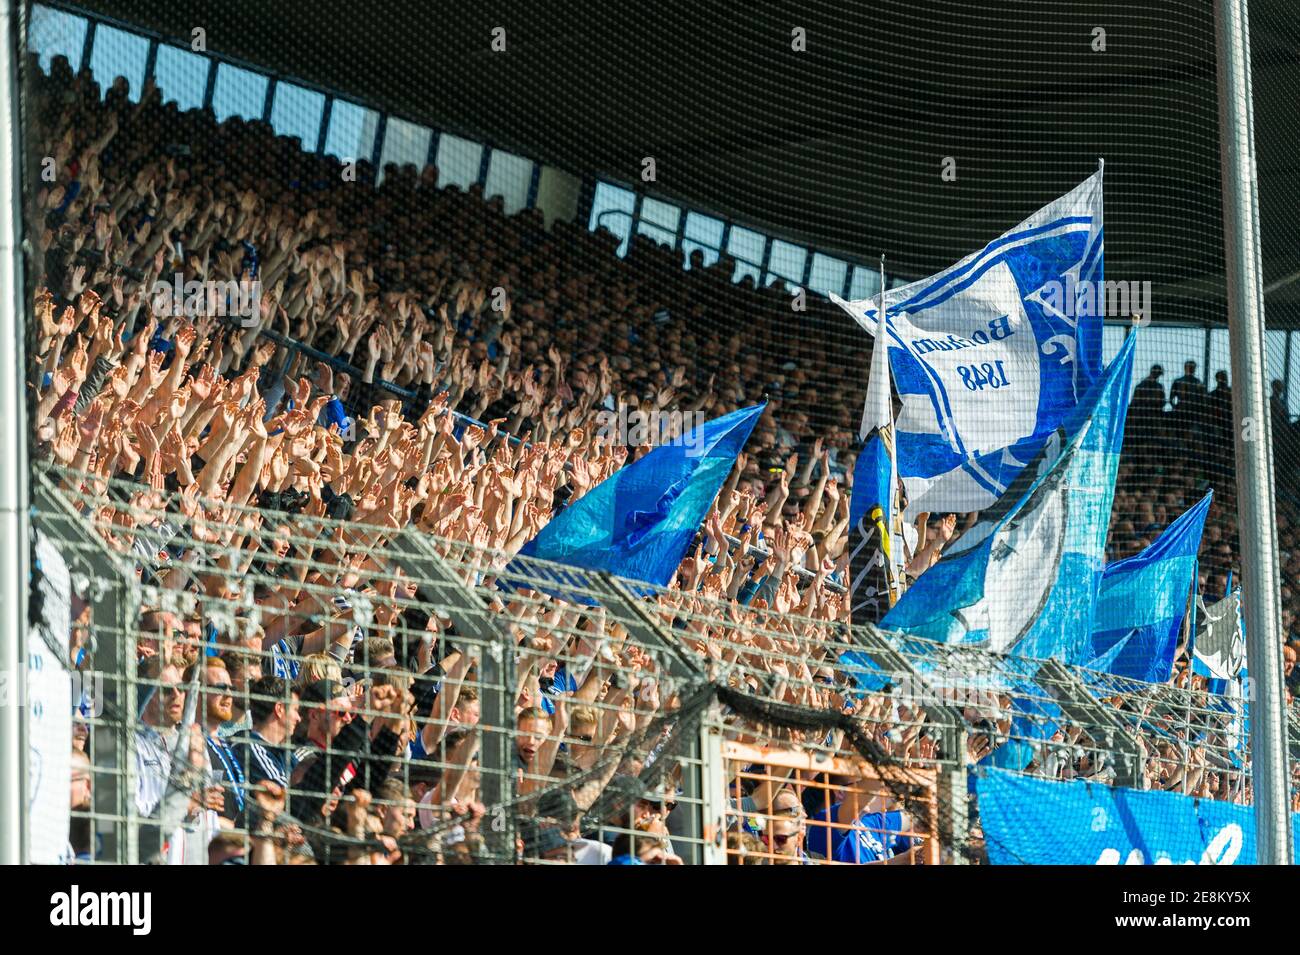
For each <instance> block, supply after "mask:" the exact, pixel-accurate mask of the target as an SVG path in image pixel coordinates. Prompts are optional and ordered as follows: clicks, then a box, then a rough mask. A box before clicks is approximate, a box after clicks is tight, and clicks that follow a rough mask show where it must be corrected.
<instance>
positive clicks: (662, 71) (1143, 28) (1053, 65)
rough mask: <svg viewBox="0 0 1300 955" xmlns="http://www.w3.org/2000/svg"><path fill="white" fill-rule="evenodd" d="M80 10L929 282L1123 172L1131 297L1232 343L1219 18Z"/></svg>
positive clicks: (886, 4) (858, 7)
mask: <svg viewBox="0 0 1300 955" xmlns="http://www.w3.org/2000/svg"><path fill="white" fill-rule="evenodd" d="M1293 3H1294V0H1253V2H1252V4H1251V17H1252V22H1251V29H1252V34H1253V36H1252V41H1253V52H1252V56H1253V66H1254V91H1255V99H1256V122H1255V128H1256V131H1257V132H1256V138H1257V152H1258V156H1257V166H1258V172H1259V178H1260V183H1261V211H1262V216H1263V224H1264V236H1263V248H1264V259H1265V263H1264V265H1265V281H1266V284H1269V285H1273V284H1275V283H1282V284H1281V285H1280V287H1279V288H1277V289H1276V290H1274V291H1272V292H1270V293H1269V296H1268V299H1267V304H1268V316H1269V324H1270V325H1274V326H1282V325H1286V326H1296V327H1300V281H1298V280H1296V279H1294V278H1291V277H1292V276H1293V274H1295V273H1297V270H1300V239H1298V238H1297V232H1296V229H1297V223H1300V155H1297V147H1296V143H1297V141H1300V136H1298V135H1297V116H1296V105H1297V95H1300V49H1298V48H1297V37H1298V36H1300V29H1298V28H1297V26H1296V24H1295V23H1294V20H1295V17H1294V11H1293V9H1291V7H1292V5H1293ZM81 5H82V6H84V7H85V8H87V9H90V10H93V11H95V12H98V13H102V14H104V15H107V16H110V17H114V18H116V19H120V20H123V21H126V22H129V23H134V24H138V25H140V26H143V27H146V28H149V29H151V30H154V31H157V32H159V33H161V34H163V35H164V36H171V37H175V38H177V39H183V40H184V42H186V43H188V39H189V36H190V30H191V29H192V27H194V26H202V27H203V28H204V29H205V30H206V32H207V44H208V49H209V50H210V51H212V52H216V53H229V54H233V55H235V56H238V57H240V58H242V59H246V60H249V61H252V62H253V63H256V64H259V65H261V66H263V67H265V68H268V69H270V70H272V71H275V72H278V73H280V74H283V75H285V76H292V77H297V78H300V79H303V80H306V81H308V82H309V83H312V84H315V85H318V86H321V87H324V88H327V89H330V90H334V91H342V92H346V93H349V94H351V95H353V96H354V97H356V98H358V99H359V100H362V101H369V102H372V103H375V104H378V105H382V106H384V107H387V108H390V109H391V110H393V111H394V112H396V113H398V114H403V115H406V116H407V117H408V118H410V119H413V120H416V121H420V122H424V123H426V124H429V125H433V126H437V127H439V128H442V129H447V130H452V131H456V132H461V133H463V134H466V135H471V136H474V137H476V138H479V139H486V140H488V141H490V142H492V143H493V144H495V145H499V146H503V147H505V148H507V149H511V150H512V151H516V152H518V153H520V154H522V155H526V156H529V157H531V158H535V159H541V160H544V161H546V162H550V163H553V164H556V165H559V166H562V167H564V168H567V169H569V170H571V171H573V172H576V173H583V174H586V173H598V174H601V175H604V176H606V177H609V178H614V179H621V180H624V181H627V182H638V181H639V174H640V170H641V160H642V158H643V157H646V156H653V157H654V158H655V160H656V165H657V173H658V182H657V184H656V185H655V186H654V187H651V188H653V189H654V190H655V191H657V192H659V193H662V194H666V195H667V196H670V197H676V198H677V199H679V200H681V201H682V202H683V203H685V204H688V205H690V206H692V207H694V208H703V209H712V210H715V211H717V212H720V213H725V214H727V215H729V216H730V217H732V218H735V219H736V220H738V221H742V222H749V223H752V224H754V225H756V226H758V227H760V228H764V229H765V230H767V231H769V232H770V233H772V234H774V235H778V236H782V237H790V238H794V239H796V240H803V241H807V242H809V243H810V244H813V245H815V246H817V247H819V248H830V249H838V250H841V251H843V252H844V253H846V254H849V255H851V256H854V257H859V258H874V257H875V256H876V255H878V254H879V253H880V252H885V253H887V255H888V259H889V262H890V267H891V271H893V272H896V273H898V274H902V275H905V276H918V277H919V276H921V275H924V274H927V273H929V272H931V271H934V270H937V269H939V268H942V267H943V266H945V265H947V264H949V263H951V262H953V261H955V260H957V259H959V258H960V257H961V256H963V255H964V254H966V253H968V252H970V251H973V250H974V249H975V248H978V247H979V246H980V245H982V244H983V243H984V242H985V241H987V240H988V239H989V238H991V237H993V236H994V235H996V234H997V233H999V232H1001V231H1003V230H1004V229H1006V228H1008V227H1010V226H1011V225H1013V224H1014V223H1016V222H1018V221H1019V220H1021V219H1022V218H1024V217H1025V216H1027V215H1028V214H1029V213H1030V212H1032V211H1033V210H1034V209H1036V208H1037V207H1038V206H1040V205H1042V204H1043V203H1045V202H1047V201H1049V200H1050V199H1052V198H1054V197H1056V196H1057V195H1060V194H1062V193H1064V192H1066V191H1068V189H1070V188H1071V187H1072V186H1073V185H1075V184H1076V183H1077V182H1079V181H1081V180H1082V179H1084V178H1086V177H1087V176H1088V175H1090V174H1091V173H1092V172H1093V171H1094V170H1095V168H1096V162H1097V159H1098V157H1104V158H1105V159H1106V220H1107V222H1106V225H1107V229H1106V231H1107V239H1108V241H1107V269H1106V272H1107V276H1108V277H1110V278H1125V279H1136V280H1150V281H1152V282H1153V284H1154V286H1155V306H1154V318H1155V320H1156V321H1162V320H1178V321H1187V320H1192V321H1201V322H1208V323H1220V322H1222V321H1223V319H1224V305H1223V265H1222V219H1221V209H1220V203H1219V193H1220V188H1221V186H1220V179H1219V153H1218V135H1217V103H1216V98H1215V52H1214V51H1215V44H1214V23H1213V17H1212V13H1211V11H1212V5H1211V4H1210V3H1207V2H1205V0H1129V2H1100V0H1068V2H1067V0H1035V2H1029V0H981V2H979V3H972V2H970V0H873V2H871V3H844V2H828V0H805V2H804V3H802V4H799V5H793V4H775V3H748V4H738V3H736V2H735V0H727V2H720V0H692V2H689V3H666V2H665V3H654V4H642V3H636V4H632V3H625V4H617V5H614V4H593V3H591V2H567V3H554V2H549V3H539V2H535V0H534V2H506V3H501V2H497V3H491V2H483V3H474V4H463V5H458V7H459V8H456V9H448V8H447V5H442V4H439V5H436V6H435V5H433V4H426V3H416V2H411V0H371V2H367V3H356V2H339V0H315V2H311V3H288V2H277V3H274V4H267V3H253V2H246V0H233V2H226V3H222V4H211V3H195V2H187V0H166V2H159V0H86V2H85V3H83V4H81ZM494 27H504V28H505V29H506V46H507V50H506V52H505V53H494V52H492V51H491V49H490V43H491V40H492V32H491V31H492V29H493V28H494ZM794 27H803V28H804V29H806V31H807V47H808V49H807V52H802V53H797V52H794V51H792V49H791V36H792V34H791V31H792V29H793V28H794ZM1097 27H1101V28H1102V29H1104V30H1105V31H1106V35H1105V45H1106V48H1105V51H1104V52H1100V51H1096V50H1094V49H1093V46H1094V32H1093V31H1094V29H1095V28H1097ZM949 156H951V157H953V158H954V159H955V160H956V163H957V179H956V181H955V182H944V181H942V180H941V178H940V168H941V162H942V160H943V158H944V157H949ZM1288 278H1291V281H1289V282H1287V279H1288Z"/></svg>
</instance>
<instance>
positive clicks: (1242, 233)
mask: <svg viewBox="0 0 1300 955" xmlns="http://www.w3.org/2000/svg"><path fill="white" fill-rule="evenodd" d="M1215 36H1216V40H1217V50H1218V80H1219V141H1220V150H1221V154H1222V169H1223V239H1224V252H1225V259H1226V271H1227V294H1228V343H1229V348H1230V350H1231V353H1232V378H1233V381H1232V406H1233V407H1232V410H1233V414H1234V416H1235V418H1236V422H1235V423H1236V428H1235V429H1234V430H1235V431H1236V439H1235V441H1236V453H1237V502H1238V503H1237V520H1238V527H1239V528H1240V529H1241V571H1242V601H1243V607H1242V615H1243V618H1244V620H1245V624H1246V659H1247V662H1248V664H1249V668H1250V676H1251V678H1252V680H1253V682H1254V685H1255V694H1254V699H1253V701H1252V704H1251V709H1252V712H1251V721H1250V748H1251V763H1252V778H1253V788H1254V797H1255V838H1256V845H1257V846H1258V847H1259V849H1258V861H1259V862H1260V863H1264V864H1273V865H1287V864H1289V863H1290V862H1291V826H1290V818H1289V816H1290V813H1289V811H1288V810H1289V802H1290V800H1289V799H1288V794H1287V779H1288V775H1289V773H1288V771H1287V750H1286V733H1285V727H1286V722H1285V716H1286V714H1285V712H1284V711H1283V699H1284V694H1283V688H1282V638H1281V622H1282V617H1281V595H1280V593H1279V589H1278V580H1279V578H1278V559H1277V518H1276V515H1275V513H1274V496H1273V493H1274V492H1273V451H1272V440H1271V436H1270V430H1271V427H1270V415H1269V405H1268V375H1267V367H1268V366H1267V364H1266V361H1265V357H1264V339H1265V336H1264V282H1263V273H1262V271H1261V267H1260V249H1259V196H1258V192H1259V181H1258V177H1257V175H1256V171H1255V132H1254V116H1253V113H1252V108H1251V90H1250V30H1249V20H1248V18H1247V14H1246V0H1215Z"/></svg>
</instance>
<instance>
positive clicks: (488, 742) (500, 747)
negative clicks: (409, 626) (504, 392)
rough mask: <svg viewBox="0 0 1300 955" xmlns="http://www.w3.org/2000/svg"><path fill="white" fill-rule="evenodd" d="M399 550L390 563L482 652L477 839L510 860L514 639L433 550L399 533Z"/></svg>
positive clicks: (512, 853) (497, 856) (415, 537)
mask: <svg viewBox="0 0 1300 955" xmlns="http://www.w3.org/2000/svg"><path fill="white" fill-rule="evenodd" d="M397 539H398V540H399V541H400V542H401V547H400V548H399V549H397V550H396V551H395V555H394V556H395V562H396V563H397V564H398V566H400V567H401V568H402V570H403V571H404V572H406V573H408V574H410V575H411V576H412V577H414V578H415V579H417V580H419V581H421V582H422V583H425V584H427V586H426V587H423V588H422V589H424V590H426V591H429V590H431V591H433V594H432V597H433V603H434V604H435V606H436V607H437V608H438V609H439V610H445V611H446V613H447V615H448V616H450V617H451V619H452V622H453V623H454V624H455V625H456V630H457V631H458V632H459V633H462V634H464V635H465V636H466V637H468V638H470V639H473V640H476V641H478V642H479V644H480V645H481V646H482V648H483V652H482V657H481V659H480V660H479V682H480V684H481V692H480V694H479V711H480V723H479V725H480V727H482V743H481V744H480V747H479V769H480V792H481V794H482V800H483V804H484V805H485V806H487V807H488V812H489V815H490V820H489V824H488V826H487V831H486V832H484V834H483V838H484V841H485V842H486V844H487V847H488V852H489V854H490V856H491V857H492V858H493V859H494V860H498V861H502V862H506V863H507V864H508V863H510V862H513V861H514V857H515V831H514V830H515V824H514V817H513V815H512V812H511V808H510V807H511V806H512V805H513V804H514V800H515V769H516V766H517V764H516V762H515V759H514V749H513V746H512V741H513V739H514V729H515V727H514V699H513V694H512V692H511V691H510V689H509V688H508V687H509V683H510V679H509V673H510V672H511V663H512V661H513V659H514V652H513V651H514V640H513V638H512V637H511V635H510V631H509V630H507V629H506V628H505V627H504V626H502V625H501V624H500V623H499V622H498V620H497V618H496V617H495V615H493V614H491V613H490V612H489V610H488V608H487V607H486V606H485V605H484V604H483V601H482V598H481V597H479V595H478V594H476V593H474V592H473V591H472V590H470V589H469V588H468V587H466V586H465V583H464V582H463V581H462V580H461V579H460V577H459V575H458V574H457V573H456V571H455V570H454V569H452V568H451V567H450V566H449V565H448V564H447V562H446V561H445V560H443V558H442V557H441V556H440V555H439V554H438V553H437V551H435V550H434V549H433V546H432V545H431V544H430V543H429V541H428V540H427V539H425V538H424V537H423V536H422V535H421V534H420V533H419V532H416V531H412V530H410V529H407V530H404V531H402V533H401V534H400V535H398V538H397Z"/></svg>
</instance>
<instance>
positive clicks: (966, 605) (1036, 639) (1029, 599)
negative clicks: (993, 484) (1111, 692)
mask: <svg viewBox="0 0 1300 955" xmlns="http://www.w3.org/2000/svg"><path fill="white" fill-rule="evenodd" d="M891 320H892V316H891ZM1137 337H1138V336H1137V334H1136V330H1135V333H1134V334H1132V335H1129V336H1128V338H1127V339H1125V341H1124V344H1123V346H1122V347H1121V348H1120V351H1119V354H1118V355H1117V356H1116V357H1115V360H1114V361H1113V362H1112V363H1111V366H1110V368H1109V369H1107V371H1106V375H1105V377H1104V378H1100V379H1098V380H1097V382H1096V383H1095V384H1094V385H1093V388H1092V389H1091V391H1090V392H1089V394H1088V395H1087V396H1085V398H1084V400H1083V401H1082V402H1081V403H1080V405H1079V408H1078V410H1077V411H1076V412H1075V413H1074V414H1072V415H1070V416H1069V417H1068V418H1067V419H1066V421H1065V422H1064V423H1063V426H1062V430H1063V434H1062V436H1061V437H1060V438H1058V440H1057V441H1048V442H1045V444H1046V446H1045V447H1044V448H1043V449H1042V451H1040V452H1039V454H1038V457H1037V458H1036V459H1035V460H1034V461H1033V462H1032V463H1031V465H1030V466H1029V467H1025V468H1022V469H1021V474H1020V475H1019V476H1018V477H1017V479H1016V481H1015V482H1014V484H1013V485H1012V487H1010V488H1009V489H1008V491H1007V493H1006V494H1005V495H1004V496H1003V497H1002V498H1001V499H1000V500H999V501H998V502H997V503H996V504H995V505H994V506H993V507H992V508H990V509H989V510H986V511H985V512H984V513H983V514H981V516H980V519H979V521H978V522H977V523H976V524H975V526H973V527H972V528H971V529H970V530H968V531H967V532H966V533H965V534H963V535H962V536H961V537H960V538H958V540H957V541H956V542H955V543H954V544H953V545H952V546H951V547H950V548H949V549H948V551H947V553H945V554H944V555H943V557H942V559H940V561H939V562H938V563H937V564H935V565H934V566H933V567H931V568H930V569H929V570H927V571H926V572H925V573H924V574H922V575H921V576H920V577H918V578H917V580H916V582H915V583H914V584H912V586H911V587H910V588H909V589H908V590H907V592H906V593H904V594H903V596H902V597H901V598H900V599H899V601H898V603H897V604H895V605H894V607H893V609H891V610H890V611H889V613H887V614H886V615H885V617H884V618H883V619H882V620H881V621H880V626H881V628H882V629H885V630H900V631H903V632H905V633H908V634H911V635H914V636H918V637H923V638H925V639H929V640H936V641H939V642H942V643H973V644H979V645H982V646H986V647H988V648H989V649H991V650H995V651H998V652H1014V653H1016V654H1019V655H1021V656H1026V657H1033V658H1036V659H1048V658H1054V659H1058V660H1062V661H1063V662H1066V663H1080V664H1081V663H1086V662H1088V661H1089V660H1090V659H1092V655H1093V654H1092V631H1093V621H1094V616H1095V612H1096V603H1097V593H1098V589H1099V587H1100V583H1101V576H1102V570H1103V567H1104V564H1105V547H1106V533H1107V530H1108V528H1109V526H1110V511H1111V504H1112V503H1113V501H1114V497H1115V477H1116V474H1117V472H1118V470H1119V455H1120V449H1121V447H1122V444H1123V438H1124V420H1125V418H1126V416H1127V413H1128V399H1129V391H1130V390H1131V383H1132V378H1133V349H1134V343H1135V340H1136V339H1137ZM1057 449H1061V450H1060V453H1059V454H1058V453H1056V451H1057Z"/></svg>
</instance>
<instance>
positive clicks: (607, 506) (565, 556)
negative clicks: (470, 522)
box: [502, 403, 767, 586]
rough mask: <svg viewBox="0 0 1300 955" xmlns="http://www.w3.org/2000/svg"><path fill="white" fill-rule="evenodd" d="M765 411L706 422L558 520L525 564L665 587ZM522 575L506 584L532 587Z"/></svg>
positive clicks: (511, 569) (512, 568)
mask: <svg viewBox="0 0 1300 955" xmlns="http://www.w3.org/2000/svg"><path fill="white" fill-rule="evenodd" d="M765 407H767V405H766V403H764V404H762V405H755V406H753V407H750V408H741V409H740V410H739V411H733V412H731V414H727V415H723V416H722V417H721V418H715V419H714V420H713V421H707V422H705V423H704V424H702V425H700V426H699V427H698V428H696V429H695V430H694V431H692V432H690V433H689V434H687V435H684V436H682V437H679V438H675V439H674V440H673V442H672V443H671V444H665V445H662V446H660V447H657V448H655V449H654V450H652V451H651V452H650V453H649V454H647V455H646V456H645V457H643V458H641V459H640V460H638V461H635V462H633V463H632V464H629V465H627V466H626V467H624V468H621V469H620V470H618V471H616V472H615V473H614V474H612V475H610V476H609V477H608V478H606V479H605V480H604V481H601V482H600V483H599V484H597V485H596V486H595V487H594V488H592V489H591V490H590V491H588V492H587V493H586V494H585V495H583V496H582V497H580V498H579V499H578V500H577V501H575V502H574V503H573V504H570V505H569V506H568V507H567V508H565V509H564V510H563V511H561V512H560V513H559V514H558V515H556V516H555V517H554V518H553V519H552V520H551V521H550V523H548V524H547V525H546V526H545V527H543V528H542V529H541V530H540V531H539V532H538V534H537V536H536V537H534V538H533V539H532V540H530V541H529V542H528V543H526V544H525V545H524V546H523V548H522V549H521V550H520V551H519V555H518V556H519V557H537V558H541V559H544V560H550V561H555V562H556V563H560V564H567V565H569V566H571V567H578V568H582V569H584V570H590V571H602V570H603V571H609V572H610V573H612V574H615V575H617V576H619V577H626V578H628V579H631V580H640V581H644V582H646V583H650V584H657V585H659V586H665V585H666V584H667V583H668V581H669V580H670V579H671V578H672V576H673V573H674V572H675V571H676V570H677V566H678V565H679V564H680V563H681V562H682V558H684V557H685V556H686V551H687V549H688V548H689V547H690V545H691V541H692V540H693V539H694V537H695V534H696V532H697V531H698V530H699V528H700V525H701V524H702V523H703V522H704V518H705V516H706V515H707V514H708V512H709V508H710V507H711V506H712V505H713V499H714V498H715V497H717V496H718V491H719V490H721V489H722V484H723V482H724V481H725V480H726V479H727V474H728V473H730V471H731V469H732V467H734V466H735V463H736V455H737V454H739V453H740V450H741V448H743V447H744V446H745V441H746V440H748V438H749V433H750V432H751V431H752V430H753V429H754V425H755V424H756V423H757V422H758V419H759V416H760V415H762V413H763V409H764V408H765ZM515 574H527V571H526V569H525V568H524V567H523V566H522V565H521V564H520V562H519V561H518V560H514V561H511V562H510V564H508V565H507V566H506V568H505V570H504V571H503V572H502V577H503V578H506V579H507V581H508V582H509V583H510V585H511V586H528V584H526V583H524V582H520V581H517V579H516V578H513V577H512V575H515ZM577 576H579V577H580V576H581V575H577Z"/></svg>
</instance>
